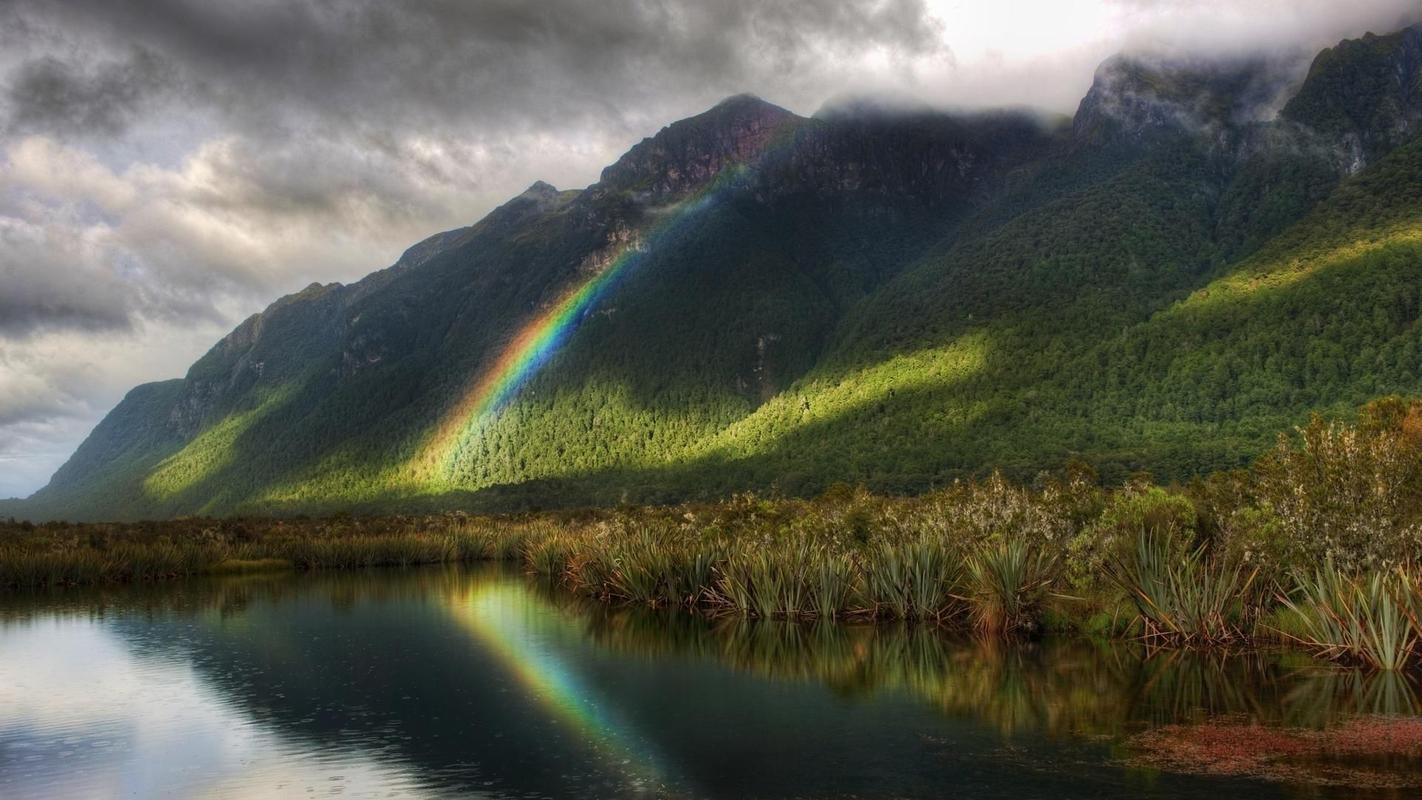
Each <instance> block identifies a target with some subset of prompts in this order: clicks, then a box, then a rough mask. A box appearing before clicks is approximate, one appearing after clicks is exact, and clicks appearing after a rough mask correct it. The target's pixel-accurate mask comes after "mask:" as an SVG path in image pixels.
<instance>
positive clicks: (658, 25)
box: [10, 0, 942, 130]
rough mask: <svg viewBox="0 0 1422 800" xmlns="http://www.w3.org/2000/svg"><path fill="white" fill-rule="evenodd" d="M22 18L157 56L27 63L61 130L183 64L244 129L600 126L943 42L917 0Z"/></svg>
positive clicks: (85, 48) (115, 9)
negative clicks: (681, 99)
mask: <svg viewBox="0 0 1422 800" xmlns="http://www.w3.org/2000/svg"><path fill="white" fill-rule="evenodd" d="M12 13H13V14H14V15H15V16H16V17H18V18H19V19H20V20H22V22H23V24H24V25H25V27H27V28H28V29H31V30H42V31H45V32H47V34H48V38H51V39H53V40H54V41H56V42H63V43H64V45H65V46H66V47H67V48H68V52H69V53H71V54H75V53H82V54H86V55H85V56H84V57H85V58H89V57H91V56H90V55H89V54H93V53H96V52H97V53H104V52H106V51H109V50H111V49H113V48H114V47H116V46H122V47H136V48H139V52H142V53H146V54H150V55H148V56H147V57H146V58H145V59H144V60H142V61H140V62H136V63H132V64H129V65H127V66H126V67H125V68H124V69H118V70H115V69H112V68H111V65H110V66H108V67H104V68H102V69H101V68H98V67H95V66H93V65H90V64H83V65H75V64H72V63H69V61H68V60H67V59H68V58H69V57H66V56H57V55H54V54H51V53H46V54H44V55H43V56H39V57H37V58H36V59H35V60H33V61H30V62H28V63H26V64H24V65H23V66H22V67H21V69H20V70H18V72H19V73H20V74H19V76H18V78H17V79H12V82H11V90H10V95H11V103H12V108H11V109H10V113H11V116H12V120H27V121H41V120H45V119H49V120H53V121H54V122H55V123H57V124H60V125H67V126H69V127H77V126H78V125H82V124H83V122H85V121H93V122H97V123H100V124H103V125H108V126H113V125H116V124H121V123H122V122H123V121H125V120H126V119H129V118H131V114H132V109H133V107H134V106H136V105H137V104H138V103H139V102H140V101H141V100H142V99H143V98H146V97H150V96H153V95H156V94H160V93H162V92H163V91H165V90H167V89H168V88H170V87H171V84H172V81H173V76H172V75H171V74H168V72H167V71H166V70H165V69H163V68H162V65H164V64H167V63H172V64H177V65H181V69H182V70H183V73H184V74H183V75H182V78H183V80H184V83H185V84H186V92H185V94H186V96H185V97H184V98H183V102H187V103H192V102H198V103H202V104H209V105H211V106H213V107H215V108H218V109H221V110H222V111H223V112H225V113H226V114H227V115H228V122H229V123H231V124H237V125H242V126H247V127H250V128H252V129H262V128H273V127H275V128H285V127H288V126H292V125H299V124H300V123H301V121H303V120H312V119H314V120H318V121H319V122H320V123H321V124H324V125H343V126H348V127H355V128H375V129H387V130H400V129H408V128H411V127H416V126H419V127H426V128H427V127H429V126H431V125H434V126H437V127H440V128H445V127H447V126H453V125H460V126H474V127H475V128H480V129H487V128H489V127H491V126H497V127H501V128H506V127H508V126H509V125H510V124H511V123H515V122H520V121H521V122H522V123H524V124H527V125H539V126H544V125H548V124H550V123H551V124H559V125H565V124H568V123H569V122H570V121H573V120H578V119H588V118H593V119H598V120H606V119H610V118H616V117H619V116H623V115H625V114H626V113H628V111H627V108H628V107H629V106H646V105H648V104H650V105H652V106H656V105H658V104H659V103H658V101H659V100H660V99H661V98H664V97H665V96H667V95H668V94H683V95H690V96H692V97H695V98H697V99H698V100H703V99H704V98H706V97H709V96H716V97H719V96H720V95H724V94H728V93H732V92H734V91H737V90H740V89H743V88H747V87H746V86H745V84H747V83H763V82H765V81H766V80H767V79H768V78H769V77H772V76H774V77H776V78H777V80H780V81H784V80H786V79H787V78H792V77H793V76H794V75H796V74H798V73H801V72H805V71H806V69H807V68H812V69H810V70H809V72H811V73H813V74H815V75H818V74H820V73H822V72H823V71H824V70H825V69H826V68H832V67H833V62H834V60H835V59H839V58H843V57H846V56H853V55H856V54H862V53H864V52H868V51H874V50H882V51H884V52H888V53H893V54H894V57H895V58H904V57H912V56H915V55H920V54H923V53H928V52H933V51H936V50H939V49H941V48H942V44H941V40H940V38H939V37H938V35H937V31H936V30H935V27H934V25H933V23H932V22H931V20H930V19H929V18H928V16H927V14H926V12H925V8H924V6H923V3H922V0H788V1H787V2H777V3H768V4H767V3H760V2H753V1H752V0H722V2H709V3H701V2H686V3H669V2H646V1H645V0H605V1H604V2H598V3H588V2H583V1H582V0H554V1H553V2H541V3H532V2H526V0H486V2H477V3H471V2H463V1H462V0H425V1H424V2H416V3H400V4H391V3H386V2H378V1H376V0H368V1H366V2H360V1H359V0H357V1H356V2H345V3H324V2H266V3H263V2H254V3H225V4H224V3H210V2H202V3H199V2H188V1H187V0H69V1H68V2H64V3H53V2H48V1H47V0H41V2H25V0H18V2H17V3H16V4H15V5H14V6H13V8H12ZM55 49H59V48H55ZM70 57H72V56H70ZM100 88H113V89H116V90H117V91H115V92H112V93H103V92H100V91H98V90H99V89H100ZM76 123H77V124H76Z"/></svg>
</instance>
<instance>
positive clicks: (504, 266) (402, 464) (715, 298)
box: [12, 34, 1422, 517]
mask: <svg viewBox="0 0 1422 800" xmlns="http://www.w3.org/2000/svg"><path fill="white" fill-rule="evenodd" d="M1411 35H1412V34H1409V36H1411ZM1414 38H1416V37H1415V36H1414ZM1380 41H1382V40H1381V39H1379V40H1378V41H1371V40H1370V41H1369V43H1368V46H1367V47H1362V48H1353V49H1350V48H1348V47H1341V48H1340V49H1339V50H1338V52H1336V53H1335V52H1333V51H1330V54H1326V55H1325V56H1320V58H1319V61H1317V62H1316V63H1315V64H1314V67H1313V69H1312V70H1311V72H1310V75H1309V78H1308V82H1307V83H1306V84H1305V86H1304V88H1303V89H1301V90H1300V93H1299V95H1298V96H1299V97H1302V98H1304V101H1299V102H1296V103H1292V104H1290V105H1289V106H1288V107H1287V110H1286V115H1285V119H1283V120H1281V121H1277V122H1270V123H1261V122H1250V121H1245V122H1239V121H1237V120H1236V119H1235V118H1234V114H1235V112H1234V110H1233V109H1235V108H1236V107H1237V105H1238V103H1237V102H1236V100H1237V98H1232V96H1231V95H1229V94H1228V93H1229V92H1233V91H1236V89H1237V88H1238V87H1239V86H1243V85H1252V84H1250V81H1249V73H1248V72H1247V71H1245V72H1241V71H1240V70H1239V69H1236V70H1234V71H1232V72H1228V74H1227V75H1225V77H1224V78H1218V77H1216V76H1212V75H1209V74H1207V75H1204V76H1203V77H1201V76H1199V75H1195V76H1193V77H1189V78H1188V79H1186V78H1176V77H1172V74H1171V73H1170V72H1168V71H1165V70H1162V69H1157V68H1143V67H1137V66H1132V65H1129V64H1127V65H1125V66H1122V62H1111V63H1113V64H1115V66H1114V67H1112V69H1115V70H1117V72H1116V73H1110V75H1107V77H1110V78H1111V79H1110V80H1107V79H1106V78H1103V77H1102V76H1098V86H1097V87H1096V88H1093V90H1092V94H1090V95H1088V97H1087V99H1086V100H1085V101H1084V102H1083V104H1082V110H1081V111H1080V112H1079V113H1078V115H1077V118H1076V120H1075V122H1074V123H1073V125H1065V124H1061V123H1059V122H1050V121H1042V120H1038V119H1035V118H1031V117H1027V116H1022V115H1014V114H997V115H983V116H976V117H961V116H951V115H941V114H930V113H902V112H883V111H858V112H844V113H838V114H827V115H825V116H823V117H821V118H815V119H802V118H798V117H795V116H793V115H790V114H789V113H788V112H785V111H783V110H781V109H777V108H775V107H773V106H770V105H769V104H766V103H763V102H761V101H758V100H754V99H752V98H734V99H732V100H730V101H727V103H724V104H722V105H720V106H717V107H716V108H715V109H712V110H711V111H710V112H707V114H704V115H702V116H699V117H695V118H692V119H690V120H686V121H683V122H681V123H677V124H675V125H673V126H671V127H669V128H668V129H666V130H665V131H663V132H662V133H660V134H658V136H656V137H654V138H653V139H650V140H647V141H646V142H643V143H642V144H640V145H638V146H637V147H636V148H634V149H633V150H632V151H631V152H629V154H628V155H627V156H625V157H624V158H623V159H622V161H620V162H619V163H618V164H617V165H615V166H614V167H612V168H609V170H608V171H607V172H606V173H605V174H604V178H603V180H602V181H601V182H599V183H598V184H597V185H595V186H593V187H591V188H589V189H588V190H586V191H583V192H559V191H557V190H555V189H553V188H552V187H548V186H546V185H541V184H540V185H535V186H534V187H532V188H531V189H530V190H529V191H528V192H526V193H525V194H524V195H521V196H520V197H518V198H515V199H514V200H512V201H510V202H509V203H508V204H506V205H505V206H503V207H502V208H500V209H498V210H496V211H495V212H494V213H492V214H490V215H489V216H488V217H487V218H486V219H484V220H482V221H481V222H479V223H478V224H476V225H474V226H472V227H470V228H467V229H462V230H460V231H453V232H450V233H448V234H443V235H441V236H440V237H437V238H435V239H432V240H430V241H429V242H426V243H422V244H421V245H420V246H417V247H416V248H412V249H411V251H410V253H408V254H407V255H406V257H405V258H403V259H402V260H401V262H400V263H399V264H397V265H396V266H394V267H392V268H390V269H387V270H384V271H382V272H379V273H376V274H374V275H372V276H370V277H369V278H367V279H365V280H363V281H361V282H359V283H357V284H354V285H352V286H348V287H340V286H329V287H312V288H310V289H308V290H307V291H305V292H302V293H300V294H298V295H294V296H292V297H290V298H285V299H283V300H282V301H279V302H278V303H277V304H275V305H274V306H273V307H272V308H270V309H268V310H267V311H266V312H265V313H264V314H262V315H260V316H259V317H254V318H253V319H252V320H249V321H248V322H247V323H244V324H243V326H241V327H239V328H238V329H237V331H234V333H233V334H232V335H231V336H229V337H228V338H227V339H226V340H224V341H223V342H222V343H220V344H219V345H217V346H216V347H214V348H213V350H212V352H210V353H209V354H208V355H207V356H205V357H204V358H203V359H202V360H201V361H199V362H198V364H196V365H194V367H193V369H192V371H191V372H190V373H189V375H188V377H187V378H186V379H185V380H183V381H174V382H169V383H164V384H155V385H153V386H150V387H141V388H140V389H138V390H135V392H134V393H133V394H132V395H130V397H129V398H128V399H126V400H125V402H124V404H122V405H121V406H120V407H119V408H118V409H116V410H115V411H114V413H113V414H112V415H111V416H110V418H109V419H108V420H106V421H105V422H104V423H103V424H102V425H101V426H100V427H99V428H98V429H97V430H96V431H95V433H94V435H93V436H92V437H91V439H90V441H88V442H86V443H85V445H84V447H82V448H81V449H80V451H79V452H78V453H76V454H75V457H74V458H73V459H72V460H71V462H70V463H69V464H68V465H66V466H65V468H64V469H63V470H61V471H60V473H58V474H57V475H56V476H55V479H54V481H53V482H52V483H51V485H50V486H49V487H47V488H46V489H45V490H43V491H42V492H40V493H39V494H38V495H36V496H35V497H34V498H32V499H30V500H28V501H25V502H23V503H21V504H18V505H14V504H12V506H13V507H14V508H15V509H17V512H15V513H20V514H26V515H34V516H79V517H134V516H145V515H165V516H166V515H174V514H185V513H195V512H199V511H201V512H205V513H225V512H233V511H247V512H251V511H256V512H264V511H283V512H291V511H331V510H340V509H358V510H366V509H369V510H376V509H394V508H404V507H419V508H422V509H423V508H448V507H475V506H482V507H522V506H528V505H563V504H580V503H610V502H632V501H654V500H671V499H677V498H683V497H695V496H703V495H710V494H719V493H724V492H728V491H734V490H739V489H744V488H766V487H771V486H775V487H778V488H780V489H782V490H785V491H789V492H796V493H805V492H815V491H818V490H820V489H822V488H823V487H825V486H827V485H828V484H830V483H832V482H836V481H850V482H863V483H866V484H869V485H872V486H874V487H877V488H880V489H887V490H895V491H918V490H922V489H926V488H929V487H932V486H934V485H939V484H942V483H943V482H945V481H948V480H951V479H952V478H954V477H957V476H961V475H967V474H975V473H981V472H983V471H986V470H989V469H993V468H1002V469H1004V470H1006V471H1008V472H1009V473H1013V474H1015V475H1017V476H1018V477H1030V476H1031V475H1032V474H1034V473H1036V472H1037V471H1038V470H1041V469H1045V468H1051V467H1055V466H1058V465H1060V464H1062V463H1064V462H1065V461H1067V460H1068V459H1072V458H1080V459H1083V460H1086V461H1089V462H1092V463H1094V464H1095V465H1096V466H1097V467H1098V468H1099V469H1100V471H1101V472H1102V473H1103V475H1104V476H1105V477H1106V478H1107V479H1109V480H1117V479H1121V478H1123V477H1125V476H1126V475H1128V474H1129V473H1131V472H1134V471H1137V470H1148V471H1151V472H1153V473H1155V475H1156V476H1157V477H1159V478H1180V477H1186V476H1189V475H1191V474H1195V473H1197V472H1201V471H1206V470H1211V469H1217V468H1222V467H1230V466H1235V465H1239V464H1242V463H1244V462H1245V461H1247V460H1248V459H1250V458H1251V457H1252V456H1253V455H1255V454H1256V453H1258V452H1259V451H1260V450H1261V449H1262V448H1264V447H1266V446H1267V445H1268V444H1270V443H1271V442H1272V440H1273V437H1274V436H1275V434H1276V433H1277V431H1279V430H1281V429H1286V428H1287V427H1288V426H1289V425H1291V424H1294V423H1296V422H1298V421H1301V420H1303V419H1304V418H1306V416H1307V415H1308V414H1309V413H1310V412H1311V411H1314V410H1325V411H1327V410H1337V411H1340V413H1341V412H1342V411H1343V410H1344V409H1349V408H1355V407H1357V406H1358V405H1360V404H1361V403H1362V402H1364V401H1366V400H1367V399H1369V398H1371V397H1374V396H1377V395H1380V394H1385V393H1391V392H1401V393H1418V392H1422V342H1419V336H1420V335H1422V334H1419V331H1418V327H1417V318H1418V315H1419V313H1420V311H1422V282H1419V278H1422V274H1419V273H1422V143H1418V142H1417V141H1415V140H1411V139H1409V138H1408V137H1402V141H1403V143H1402V144H1401V145H1400V146H1396V145H1395V144H1394V140H1396V139H1397V138H1398V137H1397V136H1395V135H1394V134H1396V132H1397V131H1398V130H1406V129H1407V125H1406V124H1404V122H1405V119H1403V117H1399V116H1398V115H1399V114H1402V111H1398V110H1397V109H1396V108H1394V106H1396V105H1397V101H1396V98H1395V97H1394V96H1393V95H1386V96H1385V97H1384V96H1383V95H1379V97H1383V98H1384V99H1385V100H1386V103H1384V105H1386V104H1387V103H1392V104H1393V105H1392V106H1387V108H1382V109H1381V110H1377V109H1373V106H1369V105H1367V103H1368V102H1374V104H1376V103H1383V100H1379V99H1377V98H1374V100H1373V101H1369V100H1368V99H1367V98H1361V99H1360V98H1349V100H1348V102H1347V103H1344V104H1342V105H1341V106H1340V105H1339V104H1337V103H1331V102H1330V101H1329V100H1328V91H1329V90H1328V89H1327V86H1330V85H1333V84H1335V83H1338V81H1339V79H1338V75H1337V73H1338V71H1339V70H1342V71H1343V72H1345V73H1350V74H1351V73H1352V72H1356V71H1358V70H1362V71H1364V72H1367V71H1369V70H1378V69H1381V70H1384V71H1387V70H1393V72H1387V75H1392V74H1394V72H1395V70H1394V67H1393V62H1390V61H1388V60H1387V59H1386V58H1381V59H1380V57H1379V56H1378V53H1379V52H1384V53H1385V54H1386V53H1392V52H1394V51H1395V52H1398V53H1404V54H1405V52H1411V51H1410V50H1407V48H1408V47H1412V46H1413V45H1414V44H1416V43H1415V42H1412V40H1411V39H1409V38H1408V37H1407V36H1403V35H1398V36H1394V37H1388V38H1387V39H1386V41H1382V44H1379V43H1378V42H1380ZM1388 48H1392V49H1391V50H1389V49H1388ZM1355 51H1356V52H1355ZM1399 58H1401V56H1399ZM1404 61H1405V59H1404ZM1397 63H1403V62H1401V61H1399V62H1397ZM1407 63H1411V62H1407ZM1106 69H1107V67H1103V70H1106ZM1241 69H1242V68H1241ZM1104 74H1106V73H1103V75H1104ZM1111 75H1114V76H1115V77H1111ZM1387 75H1384V76H1383V79H1384V83H1385V82H1386V79H1387ZM1241 76H1242V77H1241ZM1113 81H1114V83H1113ZM1120 81H1135V83H1133V84H1130V85H1129V86H1128V87H1127V89H1128V90H1129V91H1127V90H1126V89H1121V88H1120V86H1119V85H1118V84H1119V83H1120ZM1343 83H1344V84H1346V83H1347V81H1343ZM1368 85H1371V84H1368ZM1112 87H1114V88H1112ZM1319 87H1323V88H1319ZM1111 91H1115V92H1117V94H1116V95H1112V94H1110V92H1111ZM1151 93H1155V94H1153V95H1152V94H1151ZM1143 97H1148V98H1149V97H1153V98H1154V99H1150V100H1149V101H1148V102H1147V101H1146V100H1142V98H1143ZM1125 100H1129V103H1127V102H1125ZM1152 103H1153V104H1154V105H1152ZM1170 103H1175V104H1176V105H1168V104H1170ZM1161 104H1167V105H1161ZM1359 104H1362V106H1363V107H1364V108H1365V110H1367V109H1372V110H1369V111H1368V113H1367V114H1363V113H1361V112H1359V111H1358V108H1357V106H1359ZM1162 108H1164V109H1166V110H1165V111H1161V109H1162ZM1340 108H1342V111H1340V110H1339V109H1340ZM1380 108H1381V107H1380ZM1398 108H1400V107H1398ZM1181 109H1185V110H1186V111H1181ZM1202 109H1203V111H1202ZM1403 110H1404V111H1405V109H1403ZM1186 112H1188V113H1191V114H1197V113H1204V114H1213V115H1214V116H1206V117H1202V118H1198V119H1192V120H1191V122H1190V124H1188V125H1183V124H1177V123H1176V122H1174V120H1178V119H1179V116H1180V114H1182V113H1186ZM1344 112H1346V113H1344ZM1374 112H1376V113H1374ZM1394 112H1396V113H1394ZM1407 113H1411V112H1407ZM1340 114H1342V115H1343V116H1340ZM1379 114H1381V115H1382V118H1383V119H1385V120H1386V125H1387V126H1388V130H1389V131H1391V132H1392V133H1390V134H1389V137H1391V138H1387V137H1384V138H1378V137H1373V138H1370V139H1368V140H1367V142H1368V150H1367V152H1366V154H1365V155H1366V158H1364V159H1363V161H1362V162H1361V163H1365V165H1366V166H1365V168H1364V169H1362V170H1361V171H1360V172H1358V174H1355V175H1351V176H1348V177H1344V176H1345V175H1346V174H1347V173H1348V171H1349V170H1350V169H1353V168H1354V167H1355V166H1356V165H1357V163H1355V162H1357V159H1356V158H1355V156H1356V155H1357V154H1356V153H1354V152H1353V151H1351V150H1350V149H1349V146H1348V142H1350V141H1353V140H1352V139H1349V138H1347V137H1348V136H1352V135H1353V134H1352V133H1349V132H1348V131H1343V133H1339V131H1340V130H1343V129H1341V128H1339V125H1342V124H1343V123H1342V122H1340V121H1339V120H1341V119H1344V118H1345V117H1346V119H1348V120H1354V121H1355V122H1354V123H1349V124H1354V125H1357V124H1371V123H1368V122H1367V121H1368V120H1373V119H1375V118H1377V117H1378V115H1379ZM1388 114H1392V116H1388ZM1131 115H1134V116H1131ZM1403 116H1404V117H1405V115H1403ZM1161 120H1165V122H1162V121H1161ZM1356 120H1363V121H1364V122H1363V123H1357V122H1356ZM1399 120H1402V121H1399ZM1350 130H1351V129H1350ZM1338 136H1343V137H1344V138H1342V139H1340V138H1337V137H1338ZM1330 137H1332V138H1330ZM716 176H720V177H716ZM727 176H730V177H729V178H728V177H727ZM706 187H714V190H710V189H707V188H706ZM693 199H694V200H696V202H694V203H693V202H690V201H691V200H693ZM688 209H690V210H689V211H688ZM673 216H675V218H676V219H677V223H678V224H677V225H676V226H675V227H674V229H672V232H671V233H669V234H667V235H664V236H660V237H658V238H655V239H654V240H653V239H651V238H647V237H650V236H651V234H650V233H649V232H650V231H653V230H659V229H661V228H664V227H665V224H664V223H665V220H667V219H668V218H671V217H673ZM629 248H630V252H632V253H633V256H632V257H631V259H630V260H626V259H625V258H624V257H625V256H626V254H627V253H628V252H629ZM619 258H624V261H623V262H622V263H625V264H627V266H626V269H625V271H624V274H619V276H618V280H617V281H616V282H615V285H612V286H610V287H609V288H608V290H607V291H606V292H604V293H603V294H601V295H600V296H599V299H598V300H597V302H595V303H593V304H592V305H590V306H589V307H588V308H587V309H586V310H585V311H584V312H582V313H581V314H580V315H578V316H577V317H576V318H575V319H573V320H572V321H571V324H569V325H568V326H567V328H566V331H563V332H562V334H560V338H559V339H558V346H557V347H554V348H551V349H550V351H549V353H548V354H547V357H546V358H543V359H541V360H540V361H539V364H538V368H537V369H535V370H533V371H532V372H531V373H530V374H531V376H532V377H531V378H530V379H529V380H527V381H526V382H525V383H522V384H520V386H519V390H518V391H517V392H515V393H514V394H513V395H512V397H511V400H510V401H509V402H508V403H507V404H506V405H503V406H500V407H499V408H498V409H497V413H494V414H492V415H489V416H487V417H481V418H479V419H455V420H451V419H450V418H449V415H450V414H451V413H452V410H455V409H459V408H461V407H463V406H462V405H461V403H462V399H464V398H467V397H468V395H469V393H470V391H471V390H472V389H471V387H476V386H478V385H479V383H480V381H481V380H483V379H484V378H485V377H486V373H487V371H488V370H489V369H490V368H491V365H493V364H496V363H499V361H500V359H501V358H503V357H504V356H505V355H506V354H507V351H508V348H510V347H513V346H516V344H517V342H518V341H519V340H518V337H517V334H518V332H519V331H520V330H521V328H523V327H524V326H526V325H527V324H528V321H529V320H530V319H535V318H537V317H538V316H539V315H540V314H541V313H543V312H544V311H546V310H547V309H548V308H549V307H550V306H551V304H553V303H554V302H555V300H556V299H557V298H559V297H562V296H565V295H566V293H567V292H568V291H570V290H572V289H576V288H577V287H578V286H580V285H583V284H585V283H586V282H587V281H589V280H591V279H592V278H593V277H594V276H597V275H599V274H600V272H601V270H603V269H605V268H606V265H607V264H609V263H613V262H615V261H617V259H619ZM466 405H467V404H466ZM435 431H445V432H453V433H452V434H449V438H450V439H451V443H450V445H449V446H448V447H447V448H444V449H442V450H441V457H440V458H438V459H430V458H428V457H427V454H428V453H429V452H430V449H431V448H430V443H431V437H432V436H433V435H434V433H433V432H435Z"/></svg>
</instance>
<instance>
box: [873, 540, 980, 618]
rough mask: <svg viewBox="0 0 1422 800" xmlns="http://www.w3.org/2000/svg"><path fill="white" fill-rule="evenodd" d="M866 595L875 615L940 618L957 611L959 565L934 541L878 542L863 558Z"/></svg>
mask: <svg viewBox="0 0 1422 800" xmlns="http://www.w3.org/2000/svg"><path fill="white" fill-rule="evenodd" d="M865 561H866V563H865V566H864V570H865V573H866V578H865V583H866V585H867V593H868V599H869V601H870V602H871V603H872V605H873V610H874V612H875V614H876V615H878V616H889V617H896V618H899V619H922V620H929V619H931V620H943V619H946V618H948V617H950V616H953V615H954V614H956V612H957V611H958V610H959V601H958V599H957V596H956V595H955V592H956V591H957V589H958V584H959V582H960V580H961V578H962V569H961V568H960V567H959V565H958V563H957V562H956V561H955V560H954V559H953V558H952V557H951V556H950V555H949V552H948V550H947V548H946V547H944V546H943V545H942V544H940V543H939V542H937V541H931V540H925V541H916V542H909V543H906V544H899V543H894V542H880V543H879V544H878V545H877V546H875V547H874V548H872V549H871V550H870V551H869V554H868V555H867V556H866V559H865Z"/></svg>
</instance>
